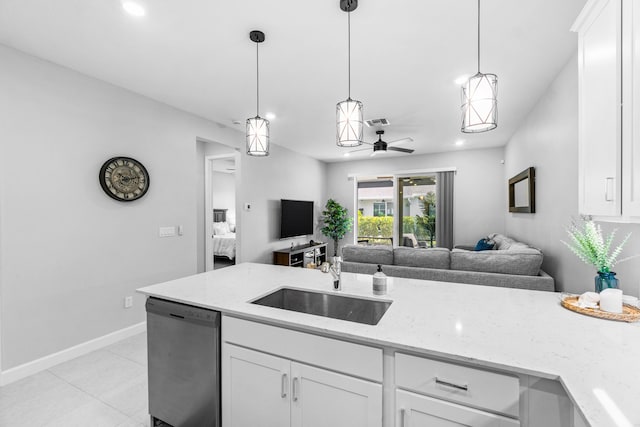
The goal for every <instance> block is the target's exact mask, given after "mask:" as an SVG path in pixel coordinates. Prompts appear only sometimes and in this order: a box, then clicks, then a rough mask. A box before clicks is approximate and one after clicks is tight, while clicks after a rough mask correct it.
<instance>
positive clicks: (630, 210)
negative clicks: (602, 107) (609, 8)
mask: <svg viewBox="0 0 640 427" xmlns="http://www.w3.org/2000/svg"><path fill="white" fill-rule="evenodd" d="M623 10H624V15H623V19H624V22H623V25H622V28H623V30H624V34H623V37H624V41H625V42H624V43H623V48H624V51H623V64H624V69H623V71H622V76H623V85H622V87H623V88H624V92H623V94H622V97H623V114H624V117H623V123H624V134H623V135H622V141H623V145H622V152H623V153H624V158H623V164H622V173H623V184H622V191H623V197H622V214H623V215H624V216H625V217H635V218H633V219H634V220H636V219H639V218H640V4H638V2H637V1H636V0H624V3H623Z"/></svg>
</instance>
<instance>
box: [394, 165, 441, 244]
mask: <svg viewBox="0 0 640 427" xmlns="http://www.w3.org/2000/svg"><path fill="white" fill-rule="evenodd" d="M397 183H398V201H399V202H398V209H397V211H398V212H397V215H398V236H399V237H400V241H399V242H398V245H399V246H411V247H423V248H432V247H435V246H436V243H437V242H436V203H437V194H436V175H435V174H433V175H430V174H425V175H420V176H408V177H400V178H398V181H397Z"/></svg>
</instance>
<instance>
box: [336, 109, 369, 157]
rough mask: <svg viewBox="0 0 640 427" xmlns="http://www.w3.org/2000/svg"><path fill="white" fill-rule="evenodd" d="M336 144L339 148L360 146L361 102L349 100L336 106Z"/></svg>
mask: <svg viewBox="0 0 640 427" xmlns="http://www.w3.org/2000/svg"><path fill="white" fill-rule="evenodd" d="M336 123H337V130H338V134H337V139H336V141H337V143H338V145H339V146H340V147H356V146H358V145H361V144H362V139H363V130H364V129H363V127H362V125H363V120H362V102H360V101H354V100H353V99H351V98H349V99H347V100H346V101H342V102H339V103H338V105H336Z"/></svg>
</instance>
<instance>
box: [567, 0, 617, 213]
mask: <svg viewBox="0 0 640 427" xmlns="http://www.w3.org/2000/svg"><path fill="white" fill-rule="evenodd" d="M592 6H593V7H592V8H591V9H590V11H589V14H588V15H587V16H586V17H585V18H584V21H583V22H582V23H581V25H580V28H579V40H578V43H579V45H578V59H579V67H578V69H579V73H580V74H579V86H580V98H579V103H580V105H579V116H580V117H579V150H578V151H579V166H578V173H579V181H578V186H579V209H580V213H581V214H585V215H603V216H617V215H621V213H622V210H621V206H622V205H621V188H622V187H621V178H622V177H621V149H622V147H621V144H622V135H621V132H622V128H621V115H622V113H621V102H622V94H621V87H622V86H621V85H622V56H621V55H622V54H621V37H622V34H621V20H622V14H621V9H620V8H621V0H601V1H598V2H594V3H592Z"/></svg>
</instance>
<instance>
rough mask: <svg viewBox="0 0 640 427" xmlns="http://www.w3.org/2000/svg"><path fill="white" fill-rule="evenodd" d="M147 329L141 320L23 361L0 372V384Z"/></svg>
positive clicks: (10, 381)
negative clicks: (34, 358)
mask: <svg viewBox="0 0 640 427" xmlns="http://www.w3.org/2000/svg"><path fill="white" fill-rule="evenodd" d="M146 330H147V322H141V323H138V324H135V325H133V326H129V327H127V328H123V329H120V330H118V331H115V332H112V333H110V334H107V335H103V336H101V337H98V338H95V339H92V340H89V341H87V342H84V343H82V344H78V345H74V346H73V347H69V348H67V349H65V350H62V351H58V352H56V353H53V354H50V355H48V356H45V357H41V358H40V359H36V360H34V361H31V362H28V363H25V364H23V365H20V366H16V367H15V368H11V369H7V370H6V371H2V372H0V386H4V385H7V384H10V383H12V382H14V381H18V380H21V379H22V378H26V377H28V376H30V375H33V374H35V373H37V372H40V371H44V370H45V369H49V368H51V367H52V366H55V365H57V364H59V363H63V362H66V361H68V360H71V359H75V358H76V357H78V356H83V355H85V354H87V353H91V352H92V351H95V350H99V349H101V348H103V347H106V346H108V345H111V344H114V343H116V342H118V341H120V340H123V339H125V338H129V337H131V336H133V335H137V334H139V333H142V332H144V331H146Z"/></svg>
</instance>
